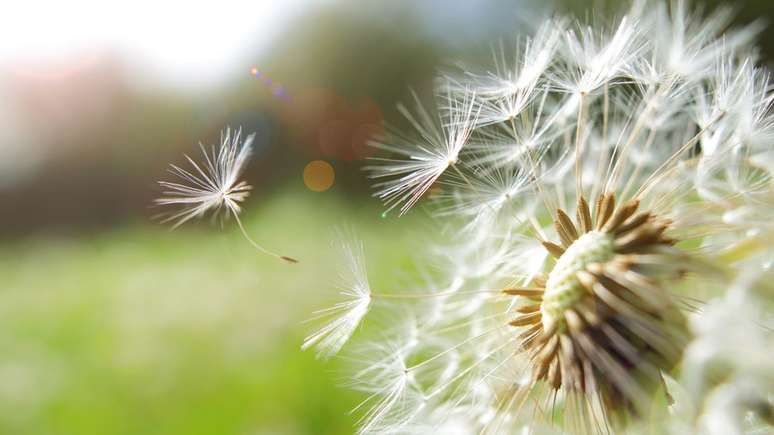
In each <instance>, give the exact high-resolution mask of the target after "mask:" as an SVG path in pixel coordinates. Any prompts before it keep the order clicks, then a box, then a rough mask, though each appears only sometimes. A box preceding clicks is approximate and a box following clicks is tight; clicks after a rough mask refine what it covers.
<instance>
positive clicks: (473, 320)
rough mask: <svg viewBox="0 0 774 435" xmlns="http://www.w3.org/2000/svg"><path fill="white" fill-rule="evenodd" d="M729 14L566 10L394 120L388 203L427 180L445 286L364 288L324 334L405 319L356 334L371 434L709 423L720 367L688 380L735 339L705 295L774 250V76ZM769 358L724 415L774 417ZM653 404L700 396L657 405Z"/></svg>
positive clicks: (315, 341) (684, 9)
mask: <svg viewBox="0 0 774 435" xmlns="http://www.w3.org/2000/svg"><path fill="white" fill-rule="evenodd" d="M730 18H731V14H730V13H729V12H728V11H727V10H717V11H714V12H711V13H709V14H704V13H701V12H692V11H691V9H690V8H689V7H688V6H687V5H686V3H685V2H682V1H679V0H678V1H674V2H670V3H665V2H660V1H642V2H635V3H634V4H633V5H632V7H631V8H630V9H629V10H628V12H627V13H626V14H625V15H624V16H623V17H622V18H620V19H619V20H617V21H615V22H613V23H611V24H599V23H592V24H585V23H579V22H575V21H573V20H571V19H566V18H552V19H549V20H547V21H546V22H545V23H544V24H542V25H541V26H540V27H539V28H538V29H537V30H536V32H534V34H533V36H532V37H526V38H522V39H518V40H516V42H515V43H514V44H505V43H503V44H500V45H498V46H496V48H495V49H494V50H493V53H494V56H493V57H494V59H493V64H492V66H490V67H476V66H463V67H461V68H460V70H459V71H449V72H447V73H445V74H443V75H442V76H441V77H439V79H438V86H437V95H438V98H437V102H438V104H437V107H436V108H435V109H433V110H428V109H424V108H423V107H422V106H421V104H419V103H418V104H417V105H418V108H417V109H416V110H415V111H414V112H411V111H409V110H408V109H407V108H405V107H402V108H401V111H402V112H403V113H404V114H405V115H406V116H407V118H408V120H409V121H410V124H411V126H412V127H413V130H414V131H413V132H410V133H405V132H395V133H393V134H390V135H387V136H385V137H383V138H379V139H378V140H377V141H376V142H375V144H374V145H375V146H376V147H378V148H380V149H382V150H384V151H385V155H384V157H382V158H380V159H377V160H375V161H374V162H373V164H371V165H369V166H368V169H369V171H370V173H371V175H372V177H373V178H375V179H376V180H377V182H376V188H377V189H378V191H377V193H376V196H378V197H379V198H381V199H383V200H384V201H385V203H386V204H387V207H388V210H391V209H393V208H397V209H398V210H399V213H400V214H403V213H406V212H408V211H409V210H410V209H411V208H412V207H414V206H415V205H416V204H418V203H419V202H420V201H423V202H425V203H427V204H428V207H427V208H428V209H429V210H430V211H431V213H433V214H435V215H436V218H437V220H438V222H439V226H441V227H442V229H443V230H442V231H441V238H442V239H443V241H441V242H439V243H435V244H433V245H431V247H430V248H429V251H430V252H427V253H424V254H423V255H422V256H421V257H420V261H419V268H420V269H422V268H423V265H425V264H426V265H428V266H427V267H426V269H427V273H426V274H425V276H426V277H427V282H426V286H425V287H426V289H425V290H415V291H402V292H401V291H393V290H391V289H387V290H385V289H373V291H371V289H370V287H367V286H365V287H364V286H362V285H361V286H359V287H356V288H350V289H349V291H347V290H346V289H345V291H344V292H343V294H344V295H345V296H346V297H347V300H346V301H344V302H342V303H340V304H339V305H337V306H336V307H335V309H334V311H333V312H332V313H333V314H334V318H333V320H331V321H330V323H328V324H327V325H326V326H325V327H324V328H323V329H322V330H320V331H319V332H316V333H315V334H313V335H311V336H310V338H309V340H308V341H307V343H306V346H309V345H317V346H318V349H319V352H320V353H321V354H322V355H324V356H330V355H331V354H333V353H335V352H337V351H338V350H339V349H340V348H341V347H342V346H343V344H344V341H345V340H346V339H348V338H349V337H350V336H351V335H352V334H353V332H354V330H355V328H356V327H357V325H358V324H359V323H360V322H361V320H362V319H363V318H366V319H368V318H370V316H366V314H367V313H366V311H370V312H372V313H374V315H376V316H377V318H378V316H379V314H377V312H378V313H381V315H382V317H383V316H388V317H389V318H391V319H393V320H392V321H391V322H390V327H388V328H381V327H380V328H379V333H378V334H368V333H367V332H364V333H363V336H364V338H365V342H364V343H361V344H360V345H359V346H357V345H353V346H352V349H351V352H352V353H353V354H354V355H355V357H354V359H355V360H357V361H360V362H361V363H362V364H363V367H362V369H360V370H359V371H356V372H355V373H354V374H353V376H352V377H353V386H354V387H355V388H359V389H361V390H362V391H364V392H366V393H367V399H366V400H365V401H364V403H363V404H362V405H361V406H360V407H359V408H360V409H364V410H365V411H364V412H363V419H362V420H361V422H360V431H361V432H362V433H428V432H430V431H433V432H438V433H446V432H447V431H451V430H452V429H454V430H457V431H460V432H462V433H521V432H520V431H524V432H523V433H543V432H546V433H556V432H558V433H577V434H591V433H605V434H607V433H619V432H622V431H627V430H628V431H637V430H644V431H650V432H652V431H653V430H654V428H655V429H657V430H660V431H662V432H668V431H672V430H674V431H675V433H685V430H700V429H699V428H698V427H697V426H696V424H705V423H703V422H706V421H707V420H706V418H707V415H710V416H711V414H706V413H711V412H713V411H712V410H713V409H718V408H719V407H718V406H717V405H713V403H716V402H717V400H716V399H713V397H715V396H712V395H711V394H710V393H709V391H711V389H712V388H714V386H717V385H719V384H720V385H723V383H722V382H714V383H713V382H710V383H708V384H706V385H710V387H706V388H688V390H687V391H688V393H686V394H683V395H681V396H687V399H685V400H687V402H688V403H689V405H687V406H686V405H685V404H684V403H676V402H675V400H676V399H675V397H676V396H678V395H676V394H672V393H674V392H675V391H674V390H675V389H674V388H670V385H682V384H681V383H682V382H685V380H686V377H685V376H684V374H681V373H680V371H679V370H678V368H679V366H680V365H681V362H684V363H686V364H689V366H690V367H691V368H692V369H694V370H697V367H701V364H704V363H705V362H706V361H710V360H712V358H705V356H706V355H702V352H701V349H706V348H712V349H713V350H714V351H715V352H720V351H719V350H718V349H723V348H727V347H728V345H729V343H728V342H727V341H719V340H714V341H713V338H712V337H711V336H708V335H707V332H706V331H707V330H714V329H713V328H714V326H707V322H708V323H709V324H710V325H715V323H713V321H711V320H707V321H706V322H705V323H701V322H698V323H697V322H695V321H694V319H695V318H701V316H702V315H703V311H704V310H703V307H704V305H703V302H701V301H699V300H697V297H704V298H707V297H718V298H722V297H724V296H723V293H724V291H725V289H727V288H730V287H731V283H733V282H736V281H735V280H738V279H739V278H738V277H739V276H742V275H745V274H747V273H749V272H750V271H754V272H755V273H764V271H767V270H769V269H770V265H771V262H772V259H774V249H772V248H771V247H770V246H771V243H770V242H771V241H772V240H774V236H773V235H774V223H772V222H771V219H770V216H771V213H772V210H774V187H773V186H772V171H774V111H773V110H772V100H773V99H774V94H772V92H771V86H770V81H769V75H768V73H767V72H766V71H765V70H764V69H762V68H760V67H758V66H757V59H756V57H755V51H754V48H753V47H752V42H753V40H754V37H755V34H756V32H757V31H758V30H759V28H758V26H757V25H751V26H747V27H743V28H738V29H732V28H730V26H729V24H730ZM417 102H419V98H417ZM431 187H432V188H433V189H432V190H431ZM767 216H768V217H769V218H767ZM433 254H435V255H437V258H436V259H434V260H432V261H428V260H427V258H428V256H429V255H433ZM362 261H363V259H362V258H359V259H358V260H357V264H362ZM439 263H440V264H442V267H441V268H440V270H439V268H437V267H435V266H437V265H438V264H439ZM352 272H354V275H355V277H356V279H355V280H354V282H358V283H363V282H366V283H367V277H366V275H365V273H366V272H365V268H364V267H359V266H358V267H354V268H353V270H352ZM761 300H764V301H766V302H771V295H770V294H769V295H768V296H763V297H761ZM769 305H770V304H768V305H767V303H764V304H762V306H764V307H765V306H769ZM716 317H717V318H719V319H722V318H723V317H722V316H716ZM764 317H766V316H764ZM395 318H398V319H400V321H395V320H394V319H395ZM770 318H771V316H770V315H769V316H768V319H769V320H770ZM719 321H722V320H719ZM366 323H368V320H366ZM764 323H765V322H764ZM696 325H699V326H696ZM702 325H704V326H702ZM759 327H760V328H761V329H760V330H758V331H757V332H758V334H752V335H755V336H760V335H764V336H765V337H767V338H759V341H760V342H766V343H769V344H768V346H770V343H771V336H770V334H769V332H770V329H768V330H767V329H766V327H765V326H760V325H757V326H753V328H759ZM366 329H368V328H366ZM326 337H329V338H326ZM342 337H345V338H344V339H343V338H342ZM724 346H725V347H724ZM697 348H698V349H699V350H698V351H697V350H695V349H697ZM686 349H689V350H688V351H686ZM686 355H687V356H686ZM729 358H733V356H729ZM739 365H740V366H743V365H744V363H741V362H740V363H739ZM761 365H763V366H765V368H764V369H760V368H759V370H760V371H763V372H766V371H767V370H768V375H771V373H774V367H773V365H774V364H772V362H771V361H770V359H769V361H768V362H766V363H761ZM732 366H733V364H732ZM688 378H690V377H688ZM764 378H765V377H764ZM757 379H758V380H759V381H760V382H761V383H762V385H758V386H757V387H756V389H754V390H755V391H756V392H758V396H756V397H757V399H756V400H752V399H750V397H751V396H748V395H744V394H741V393H739V394H736V393H738V392H739V391H747V390H743V389H742V387H739V384H738V383H734V384H732V386H731V387H728V386H727V385H725V386H724V387H728V388H729V389H730V390H733V391H734V392H735V394H736V395H734V396H730V395H729V396H723V398H725V399H727V400H728V401H731V402H733V406H734V410H739V412H735V413H726V414H724V416H725V417H724V418H725V419H724V420H723V422H724V424H728V426H726V427H734V428H739V430H740V431H741V430H745V429H748V428H753V429H761V428H764V429H763V430H764V431H765V430H766V429H765V428H767V427H768V426H767V425H768V424H770V423H771V415H774V413H772V409H774V408H772V403H771V397H772V395H771V392H772V391H774V381H772V378H771V376H768V378H766V379H762V378H757ZM697 382H698V381H696V382H694V384H696V383H697ZM699 384H701V383H700V382H699ZM701 385H705V384H701ZM732 387H733V388H732ZM737 387H738V388H737ZM734 388H735V389H734ZM761 390H762V391H764V393H762V394H761V393H760V391H761ZM766 391H768V393H766ZM714 393H715V394H717V391H715V392H714ZM767 394H768V395H767ZM713 400H714V402H713ZM720 403H727V402H722V401H721V402H720ZM751 404H754V406H753V405H751ZM656 408H663V409H667V408H670V409H671V410H672V411H675V410H677V409H690V410H691V411H689V412H687V413H682V414H681V413H680V412H677V411H675V412H672V414H673V415H675V416H677V415H678V414H679V415H682V416H683V417H685V419H684V420H683V423H682V424H671V423H668V422H665V421H649V420H648V416H650V415H652V414H653V413H654V409H656ZM702 413H705V414H702ZM665 415H666V414H665ZM729 415H730V417H728V416H729ZM726 417H727V418H726ZM737 417H738V418H737ZM734 418H737V419H736V420H734ZM697 422H700V423H697ZM769 429H770V427H769ZM739 433H742V432H739Z"/></svg>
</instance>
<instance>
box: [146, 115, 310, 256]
mask: <svg viewBox="0 0 774 435" xmlns="http://www.w3.org/2000/svg"><path fill="white" fill-rule="evenodd" d="M254 138H255V134H251V135H249V136H247V138H246V139H245V140H244V141H243V140H242V130H241V129H239V130H236V131H232V130H231V129H228V128H227V129H226V131H225V132H222V133H221V135H220V145H219V146H218V147H217V149H216V148H215V147H214V146H212V147H210V149H209V151H208V150H207V149H206V148H205V147H204V145H202V144H199V147H200V148H201V151H202V155H203V157H204V162H203V163H201V164H197V163H196V162H195V161H194V160H193V159H192V158H191V157H189V156H185V158H186V160H188V163H190V164H191V166H192V167H193V169H192V170H187V169H183V168H181V167H179V166H177V165H174V164H172V165H170V170H169V172H170V173H171V174H172V175H174V176H176V177H177V178H179V179H180V180H181V182H171V181H159V185H161V187H162V188H163V189H164V192H163V194H164V196H163V197H162V198H159V199H156V200H155V203H156V204H158V205H161V206H173V207H177V210H176V211H174V212H171V213H169V214H168V215H167V216H166V217H164V218H163V220H162V222H174V225H173V227H172V228H177V227H178V226H180V225H182V224H184V223H186V222H188V221H189V220H191V219H193V218H201V217H203V216H204V215H205V214H206V213H207V212H212V213H213V218H217V217H218V216H221V217H228V216H233V217H234V219H235V220H236V221H237V225H238V226H239V229H240V230H241V231H242V235H244V237H245V238H246V239H247V241H248V242H250V244H252V245H253V247H255V248H256V249H257V250H258V251H260V252H263V253H265V254H267V255H271V256H273V257H276V258H279V259H281V260H284V261H287V262H289V263H297V260H295V259H293V258H291V257H286V256H284V255H279V254H275V253H274V252H271V251H269V250H267V249H265V248H264V247H262V246H261V245H259V244H258V243H256V242H255V241H253V239H252V238H251V237H250V236H249V235H248V234H247V231H246V230H245V228H244V225H242V221H241V219H240V218H239V213H240V212H241V211H242V208H241V206H240V203H241V202H243V201H244V200H245V199H246V198H247V196H248V195H249V194H250V189H252V187H251V186H250V185H249V184H247V183H246V182H245V181H243V180H240V179H239V177H240V176H241V175H242V172H243V171H244V169H245V166H246V165H247V162H248V159H249V157H250V153H251V146H252V143H253V139H254Z"/></svg>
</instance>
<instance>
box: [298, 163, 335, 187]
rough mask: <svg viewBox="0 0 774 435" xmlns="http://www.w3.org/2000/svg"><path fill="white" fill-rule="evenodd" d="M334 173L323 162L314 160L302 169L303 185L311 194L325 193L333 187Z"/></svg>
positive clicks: (329, 165) (330, 167)
mask: <svg viewBox="0 0 774 435" xmlns="http://www.w3.org/2000/svg"><path fill="white" fill-rule="evenodd" d="M335 178H336V172H335V171H334V170H333V166H331V164H330V163H328V162H326V161H325V160H314V161H311V162H309V163H308V164H307V165H306V167H305V168H304V184H305V185H306V187H307V188H308V189H309V190H311V191H313V192H325V191H326V190H328V189H330V188H331V186H333V180H334V179H335Z"/></svg>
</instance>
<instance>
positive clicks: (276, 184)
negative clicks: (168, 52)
mask: <svg viewBox="0 0 774 435" xmlns="http://www.w3.org/2000/svg"><path fill="white" fill-rule="evenodd" d="M623 3H624V2H622V1H617V0H592V1H591V2H589V1H583V0H564V1H559V2H558V3H556V4H554V5H553V6H546V5H542V7H543V8H548V10H549V11H550V10H551V9H553V10H558V11H560V12H561V11H565V12H574V13H576V14H581V16H583V14H582V12H579V11H586V10H589V8H590V7H591V8H593V9H594V10H595V11H602V10H616V8H619V7H620V6H621V4H623ZM701 3H706V4H707V6H708V7H710V6H715V5H717V4H719V3H720V2H719V1H716V0H707V1H706V2H701ZM732 6H733V7H734V8H736V9H737V11H738V21H739V22H742V23H744V22H750V21H752V20H754V19H761V18H762V19H769V20H770V19H771V18H772V17H774V2H772V1H770V0H745V1H737V2H735V3H734V4H733V5H732ZM535 7H536V6H534V5H531V4H530V3H529V2H528V1H527V0H525V1H517V2H514V1H505V0H492V1H484V2H465V1H459V2H448V1H443V0H431V1H426V2H377V1H361V2H359V1H355V0H347V1H340V2H335V3H330V4H327V5H326V6H316V7H315V8H316V9H312V10H310V11H309V12H308V13H306V14H305V15H304V16H303V17H302V18H300V19H299V20H297V21H295V22H294V23H293V24H292V25H291V26H289V27H288V28H287V29H286V30H285V33H284V36H283V37H281V38H279V39H277V40H276V43H275V44H274V45H273V46H272V48H271V50H269V51H268V52H266V53H263V54H262V55H260V56H259V55H255V56H254V57H250V56H248V57H246V58H245V59H244V74H242V75H236V76H233V77H229V78H228V80H226V81H225V83H224V84H223V85H222V86H220V87H218V88H215V89H209V90H207V91H206V92H204V93H187V92H183V91H180V90H175V89H166V88H163V87H159V86H153V85H151V86H146V87H137V86H135V85H134V84H133V83H134V82H133V81H132V78H131V77H129V76H128V74H127V73H126V72H125V71H126V68H124V67H125V66H126V65H125V62H126V60H125V59H121V58H119V57H117V56H115V55H113V54H112V53H97V54H94V55H85V56H84V58H83V59H75V61H76V62H77V63H78V65H79V67H78V68H77V69H75V70H74V71H63V72H62V74H60V75H58V76H57V79H55V80H53V81H52V80H51V79H50V78H46V79H45V80H41V79H38V78H36V77H34V76H32V77H3V79H6V80H7V81H8V80H10V81H11V84H10V86H9V88H10V89H11V91H10V94H9V95H7V96H6V97H7V98H8V99H10V102H11V105H12V106H13V107H15V108H17V109H18V112H19V115H18V117H17V122H18V125H19V128H20V129H21V131H22V133H23V135H22V137H23V138H24V141H25V142H24V143H22V144H21V145H22V146H26V143H29V146H30V147H33V148H35V149H38V150H40V153H41V155H42V159H41V162H40V163H39V164H38V166H37V167H36V168H35V169H34V170H32V171H30V172H28V173H27V174H26V175H22V176H20V177H18V178H16V179H14V180H11V181H10V182H9V181H7V180H5V181H4V182H3V183H2V184H0V202H2V204H4V205H3V211H4V212H3V213H0V235H2V236H4V237H15V236H22V235H25V234H29V233H31V232H34V231H38V230H45V231H51V232H61V231H65V232H66V231H73V230H76V231H83V230H89V229H97V228H102V227H105V226H109V225H114V224H116V223H119V222H122V221H127V220H132V219H146V218H149V217H150V216H152V215H153V214H154V213H155V212H156V210H154V209H153V208H152V207H150V204H151V201H152V199H153V198H154V197H156V196H157V195H158V188H157V187H156V185H155V181H156V180H158V179H163V178H165V177H166V174H165V168H166V166H167V165H168V164H169V163H172V162H175V163H183V156H182V154H183V153H188V154H191V155H192V156H195V155H196V154H197V153H198V152H199V151H198V149H197V148H196V144H197V142H199V141H202V142H203V143H204V144H213V143H216V142H217V140H218V138H219V134H220V133H219V132H220V130H221V129H222V128H224V127H225V126H227V125H230V126H234V127H237V126H241V127H242V128H243V129H244V131H245V132H253V131H254V132H256V133H257V139H256V143H255V158H254V159H253V160H252V161H251V163H250V166H249V169H248V173H247V174H246V177H247V179H248V180H249V181H250V182H251V183H252V184H253V185H254V186H255V187H256V189H255V191H254V192H253V198H252V199H251V202H250V203H249V204H252V205H256V204H260V198H261V197H263V196H266V195H270V194H272V193H276V192H277V191H281V189H283V188H284V187H285V186H286V185H288V184H289V185H291V186H296V187H299V188H300V187H301V186H302V183H301V173H302V170H303V167H304V165H305V164H306V163H307V162H309V161H311V160H316V159H324V160H327V161H329V162H331V163H332V164H333V166H334V167H335V169H336V177H337V179H336V184H335V186H334V188H333V189H332V191H331V193H327V194H342V195H347V196H348V197H351V198H353V200H357V201H366V200H369V199H368V198H369V192H370V189H369V183H368V182H367V180H366V178H365V174H364V173H363V172H362V171H361V170H360V168H361V166H362V159H364V158H367V157H368V156H369V155H371V154H373V149H371V148H370V147H368V146H367V141H368V139H369V138H370V137H371V136H373V135H374V134H379V133H381V132H383V131H384V129H385V124H388V125H395V126H397V127H401V125H402V123H403V121H402V120H401V118H400V116H399V115H398V114H397V111H396V109H395V107H396V104H397V103H398V102H407V103H411V96H410V95H411V94H410V91H411V89H414V90H416V91H417V92H418V94H419V95H422V96H428V95H430V93H431V89H432V87H433V79H434V77H435V76H436V74H437V72H438V71H439V69H453V68H455V65H454V63H453V61H454V60H456V59H460V58H461V59H466V60H469V61H470V62H473V63H480V64H481V65H486V63H485V62H486V61H487V59H488V57H489V44H490V43H491V42H493V41H497V40H498V39H505V40H508V39H509V38H512V36H513V35H514V34H517V33H520V32H523V31H524V30H525V29H526V30H529V27H530V26H531V25H532V24H534V23H535V22H536V21H538V20H536V19H535V18H537V17H538V16H539V15H540V13H541V11H540V10H536V9H535ZM527 11H535V12H529V13H528V12H527ZM543 12H545V11H543ZM770 35H774V31H772V30H767V31H766V32H765V33H764V34H763V35H762V36H761V38H760V44H761V47H762V49H763V57H764V59H767V60H768V59H772V58H773V57H774V56H773V55H774V37H772V36H770ZM251 68H255V70H254V71H251ZM192 73H195V72H192ZM0 137H1V136H0Z"/></svg>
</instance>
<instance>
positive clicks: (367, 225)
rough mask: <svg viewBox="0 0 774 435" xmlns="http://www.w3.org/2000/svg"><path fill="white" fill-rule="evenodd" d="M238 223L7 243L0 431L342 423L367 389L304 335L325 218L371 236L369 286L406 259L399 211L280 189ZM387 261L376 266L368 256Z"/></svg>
mask: <svg viewBox="0 0 774 435" xmlns="http://www.w3.org/2000/svg"><path fill="white" fill-rule="evenodd" d="M248 205H249V206H251V207H248V209H247V210H246V212H245V214H244V215H243V216H244V219H245V225H246V227H247V229H248V231H249V232H250V233H251V234H252V235H253V236H254V237H255V239H256V240H258V241H260V242H261V243H264V244H265V245H266V246H267V247H271V248H273V249H276V250H277V251H280V252H281V253H283V254H288V255H292V256H294V257H297V258H299V259H300V260H301V263H300V264H298V265H286V264H283V263H280V262H277V261H276V260H273V259H271V258H269V257H266V256H263V255H260V254H257V253H256V252H255V251H253V250H252V248H251V247H250V246H249V245H248V244H247V242H245V241H244V240H243V239H242V238H241V236H240V235H239V233H238V232H237V229H236V227H235V225H234V223H233V222H226V224H225V229H224V230H221V229H220V228H219V227H218V226H213V225H208V223H207V222H202V223H200V224H195V225H192V226H188V227H183V228H180V229H178V230H176V231H171V232H170V231H168V229H167V228H166V227H164V226H161V225H158V224H155V223H153V222H139V223H136V224H133V225H129V226H127V227H126V228H123V229H119V230H116V231H113V232H110V233H105V234H99V235H90V236H82V237H77V238H53V237H41V238H38V239H34V240H25V241H21V242H13V243H6V244H3V245H0V276H2V281H0V298H2V300H0V353H1V354H2V356H0V433H13V434H57V435H58V434H67V435H70V434H73V435H74V434H78V435H83V434H116V435H118V434H146V435H153V434H214V433H217V434H283V433H287V434H312V433H314V434H342V433H351V432H352V431H353V426H354V424H355V420H356V416H353V415H350V414H349V410H351V409H352V408H353V407H354V406H355V405H356V404H357V403H358V400H359V397H358V395H357V394H356V393H353V392H350V391H348V390H347V389H346V388H342V387H340V386H339V385H338V383H339V380H340V376H339V373H337V372H338V371H339V369H341V368H342V367H341V366H342V364H343V363H342V362H341V360H336V359H334V360H332V361H328V362H321V361H316V360H315V359H314V355H313V353H312V352H301V351H300V350H299V346H300V344H301V342H302V340H303V336H304V335H305V333H307V332H309V330H310V328H312V327H313V325H309V324H303V323H302V322H303V321H304V320H305V319H307V318H309V317H310V316H311V313H312V311H314V310H315V309H318V308H323V307H326V306H328V305H329V304H330V303H332V302H333V301H334V300H336V292H335V289H334V288H333V286H332V284H331V283H332V282H333V280H334V279H335V263H336V262H337V261H338V258H337V256H336V255H335V251H334V250H333V249H332V248H331V246H330V241H331V240H332V238H333V235H332V233H331V229H332V228H335V227H337V226H342V225H351V226H352V227H353V228H355V230H356V231H357V233H358V235H359V236H361V237H362V239H363V240H364V242H365V244H366V251H367V256H368V258H367V263H368V265H369V268H370V272H371V280H372V285H373V286H374V287H379V286H380V284H381V283H385V282H387V280H388V279H390V280H392V277H391V276H390V275H389V273H390V271H394V270H396V269H397V270H410V269H411V268H410V262H409V258H408V253H409V252H410V249H407V246H410V245H411V241H410V240H409V239H408V237H409V236H408V234H407V233H408V232H406V231H402V230H400V229H399V227H398V225H400V226H401V227H400V228H405V227H403V225H407V224H408V225H411V223H410V222H411V221H412V220H414V221H416V218H412V217H409V218H404V219H401V220H400V223H397V222H396V220H395V219H386V220H385V219H380V217H379V214H380V212H381V210H380V209H379V207H378V205H377V204H375V202H374V203H373V204H372V205H371V206H363V203H362V201H358V202H355V203H352V202H348V201H347V200H346V199H345V198H342V197H338V196H336V195H335V194H333V193H326V194H322V195H321V194H315V193H311V192H301V191H285V192H283V193H281V194H278V195H275V196H273V197H271V198H270V199H268V200H265V199H261V198H254V199H253V200H252V202H248ZM375 265H378V266H379V267H375Z"/></svg>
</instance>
